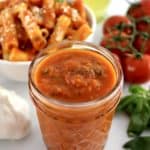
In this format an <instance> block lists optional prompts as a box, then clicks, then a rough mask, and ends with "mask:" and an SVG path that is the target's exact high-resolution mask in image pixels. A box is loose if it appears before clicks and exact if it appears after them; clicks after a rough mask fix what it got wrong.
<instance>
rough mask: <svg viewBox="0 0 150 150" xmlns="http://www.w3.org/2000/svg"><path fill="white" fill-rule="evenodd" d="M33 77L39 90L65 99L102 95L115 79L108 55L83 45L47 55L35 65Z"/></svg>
mask: <svg viewBox="0 0 150 150" xmlns="http://www.w3.org/2000/svg"><path fill="white" fill-rule="evenodd" d="M34 78H35V79H34V80H35V84H36V86H37V87H38V89H39V90H40V92H41V93H43V94H44V95H46V96H47V97H52V98H55V99H58V100H62V101H67V102H85V101H91V100H95V99H98V98H102V97H104V96H105V95H107V94H108V93H109V92H110V91H111V90H112V89H113V87H114V86H115V84H116V80H117V79H116V72H115V70H114V67H113V65H112V64H111V62H110V61H109V60H108V59H106V58H105V57H104V56H101V55H100V54H98V53H96V52H92V51H88V50H84V49H83V50H77V49H72V50H70V49H68V50H64V51H60V52H57V54H54V55H51V56H48V57H47V58H46V59H44V60H43V61H41V62H40V64H39V65H38V67H37V68H36V71H35V74H34Z"/></svg>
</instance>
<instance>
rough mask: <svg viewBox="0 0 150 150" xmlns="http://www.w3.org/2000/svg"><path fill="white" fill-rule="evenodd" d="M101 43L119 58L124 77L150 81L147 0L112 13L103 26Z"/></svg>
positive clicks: (149, 26) (148, 9)
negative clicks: (119, 14) (122, 13)
mask: <svg viewBox="0 0 150 150" xmlns="http://www.w3.org/2000/svg"><path fill="white" fill-rule="evenodd" d="M103 34H104V37H103V39H102V41H101V43H100V45H101V46H103V47H106V48H107V49H109V50H110V51H111V52H113V53H114V54H115V55H116V56H117V58H118V59H119V61H120V63H121V65H122V68H123V71H124V76H125V80H126V81H127V82H130V83H143V82H146V81H149V80H150V0H141V2H139V3H134V4H131V6H130V7H129V9H128V11H127V14H126V16H112V17H110V18H108V19H107V20H106V22H105V23H104V26H103Z"/></svg>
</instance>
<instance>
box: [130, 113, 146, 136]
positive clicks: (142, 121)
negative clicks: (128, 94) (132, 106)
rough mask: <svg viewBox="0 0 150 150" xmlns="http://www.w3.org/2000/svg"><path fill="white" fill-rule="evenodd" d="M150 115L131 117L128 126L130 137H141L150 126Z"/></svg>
mask: <svg viewBox="0 0 150 150" xmlns="http://www.w3.org/2000/svg"><path fill="white" fill-rule="evenodd" d="M148 121H149V114H147V113H145V114H142V113H140V114H138V113H137V114H134V115H132V116H131V119H130V123H129V126H128V130H127V133H128V136H130V137H134V136H138V135H140V134H141V133H142V132H143V131H144V130H145V129H146V128H147V126H148Z"/></svg>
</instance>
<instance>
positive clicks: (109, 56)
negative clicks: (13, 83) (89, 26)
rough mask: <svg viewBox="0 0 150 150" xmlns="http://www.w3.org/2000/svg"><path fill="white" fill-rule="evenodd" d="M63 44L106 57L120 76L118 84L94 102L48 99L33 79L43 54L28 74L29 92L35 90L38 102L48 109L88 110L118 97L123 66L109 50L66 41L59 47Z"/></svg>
mask: <svg viewBox="0 0 150 150" xmlns="http://www.w3.org/2000/svg"><path fill="white" fill-rule="evenodd" d="M57 44H58V43H57ZM61 44H62V45H69V46H77V48H79V46H80V48H81V47H82V48H85V47H86V49H87V48H88V49H87V50H91V51H94V52H98V53H99V54H101V55H102V56H104V57H105V58H106V59H107V60H108V61H110V62H111V63H112V65H113V67H114V69H115V71H116V70H117V72H116V74H118V77H117V81H116V84H115V85H114V87H113V88H112V90H111V91H110V92H108V93H107V94H106V95H105V96H103V97H101V98H97V99H95V100H92V101H86V102H66V101H61V100H59V99H55V98H51V97H48V96H46V95H44V94H43V93H42V92H41V91H40V90H39V89H38V88H37V86H36V85H35V83H34V81H33V78H32V70H33V67H34V65H35V62H36V61H37V59H39V57H40V55H41V54H39V55H37V57H35V59H34V60H33V61H32V63H31V64H30V67H29V74H28V77H29V78H28V79H29V83H28V84H29V90H34V96H36V97H40V98H37V99H38V100H40V102H42V103H43V104H45V105H46V106H47V107H48V106H49V105H53V106H54V107H64V108H87V107H92V106H94V105H99V104H103V103H104V102H107V101H109V100H111V99H112V98H113V97H114V96H115V95H116V93H118V92H119V91H120V89H121V88H122V85H123V72H122V69H121V65H120V64H119V62H118V61H117V60H116V58H115V57H114V56H113V55H112V54H111V53H110V52H109V51H108V50H107V49H105V48H103V47H101V46H96V45H95V44H92V43H89V42H80V41H66V40H65V41H62V42H61V43H59V44H58V46H60V45H61ZM52 46H54V45H49V46H48V47H46V48H45V49H43V50H42V51H46V50H47V49H50V48H51V47H52ZM67 48H72V47H67ZM106 55H107V56H106Z"/></svg>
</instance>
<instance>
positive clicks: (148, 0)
mask: <svg viewBox="0 0 150 150" xmlns="http://www.w3.org/2000/svg"><path fill="white" fill-rule="evenodd" d="M141 4H142V7H143V11H144V12H145V13H146V14H147V15H150V0H141Z"/></svg>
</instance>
